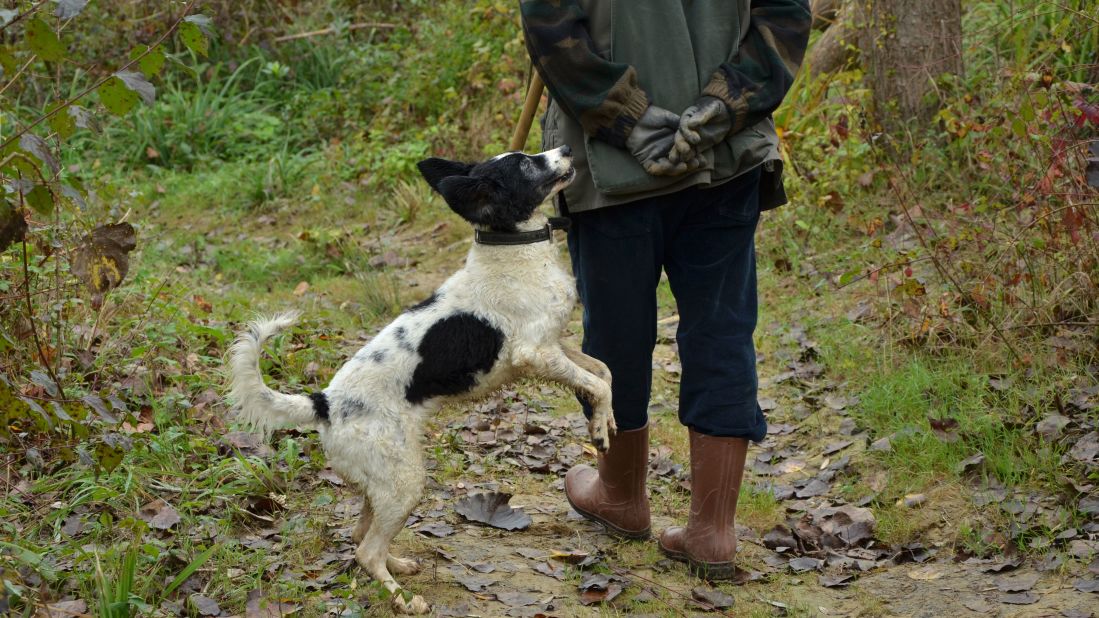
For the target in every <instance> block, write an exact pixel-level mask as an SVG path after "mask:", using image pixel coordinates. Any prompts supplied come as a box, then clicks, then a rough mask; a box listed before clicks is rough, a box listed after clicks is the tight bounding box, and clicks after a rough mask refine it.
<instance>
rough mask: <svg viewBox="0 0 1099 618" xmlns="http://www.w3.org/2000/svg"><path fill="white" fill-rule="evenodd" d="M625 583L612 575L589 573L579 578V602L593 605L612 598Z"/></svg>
mask: <svg viewBox="0 0 1099 618" xmlns="http://www.w3.org/2000/svg"><path fill="white" fill-rule="evenodd" d="M625 584H626V582H625V580H623V579H622V578H620V577H616V576H614V575H605V574H603V573H589V574H587V575H585V576H584V579H582V580H580V587H579V588H580V604H581V605H595V604H597V603H607V602H609V601H612V600H614V598H615V597H617V596H618V595H619V594H621V593H622V589H623V587H624V585H625Z"/></svg>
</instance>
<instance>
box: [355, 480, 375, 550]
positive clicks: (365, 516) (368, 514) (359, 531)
mask: <svg viewBox="0 0 1099 618" xmlns="http://www.w3.org/2000/svg"><path fill="white" fill-rule="evenodd" d="M373 521H374V510H373V509H371V508H370V497H369V496H367V495H366V494H365V493H364V494H363V509H362V512H361V513H360V514H359V523H357V524H355V530H354V531H352V532H351V540H352V541H354V542H355V544H356V545H357V544H359V543H361V542H362V540H363V537H365V536H366V531H367V530H369V529H370V524H371V522H373Z"/></svg>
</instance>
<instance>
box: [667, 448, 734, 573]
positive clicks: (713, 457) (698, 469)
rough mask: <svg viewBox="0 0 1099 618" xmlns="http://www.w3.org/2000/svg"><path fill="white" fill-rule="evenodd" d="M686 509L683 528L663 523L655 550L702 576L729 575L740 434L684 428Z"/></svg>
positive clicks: (731, 562)
mask: <svg viewBox="0 0 1099 618" xmlns="http://www.w3.org/2000/svg"><path fill="white" fill-rule="evenodd" d="M690 436H691V512H690V514H689V515H688V517H687V527H686V528H682V527H674V528H668V529H667V530H665V531H664V532H663V533H662V534H661V535H660V549H661V551H663V552H664V554H665V555H667V556H668V557H669V558H672V559H674V560H679V561H681V562H686V563H687V567H688V568H689V569H690V570H691V572H692V573H694V574H695V575H697V576H698V577H701V578H703V579H707V580H721V579H732V577H733V573H734V568H733V559H734V558H735V557H736V530H735V529H734V527H733V522H734V520H735V519H736V501H737V497H738V496H739V495H740V483H741V481H742V480H743V479H744V461H745V459H746V458H747V456H748V440H747V439H746V438H717V437H713V436H707V435H703V434H700V433H697V432H695V431H694V430H691V431H690Z"/></svg>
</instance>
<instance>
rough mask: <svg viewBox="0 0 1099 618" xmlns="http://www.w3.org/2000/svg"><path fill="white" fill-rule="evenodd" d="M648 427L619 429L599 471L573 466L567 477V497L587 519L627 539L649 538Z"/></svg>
mask: <svg viewBox="0 0 1099 618" xmlns="http://www.w3.org/2000/svg"><path fill="white" fill-rule="evenodd" d="M648 472H649V426H648V425H645V426H644V427H642V428H640V429H631V430H630V431H622V430H621V429H620V430H618V433H617V434H615V435H613V436H611V447H610V449H609V450H608V451H607V452H606V453H601V454H600V455H599V469H598V471H597V470H596V469H595V468H592V467H591V466H586V465H583V464H581V465H579V466H573V468H572V469H571V470H569V473H568V474H566V475H565V497H566V498H568V500H569V504H571V505H572V508H573V509H575V510H576V512H577V513H580V514H581V515H583V516H584V517H585V518H587V519H590V520H591V521H594V522H596V523H600V524H603V526H605V527H606V528H607V531H608V532H610V533H612V534H615V535H618V536H621V537H624V538H627V539H647V538H649V530H650V523H649V494H648V492H647V491H646V490H645V479H646V477H647V475H648Z"/></svg>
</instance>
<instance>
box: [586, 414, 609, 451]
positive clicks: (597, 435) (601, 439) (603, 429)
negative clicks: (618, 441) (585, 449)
mask: <svg viewBox="0 0 1099 618" xmlns="http://www.w3.org/2000/svg"><path fill="white" fill-rule="evenodd" d="M608 425H609V423H607V422H602V423H597V422H594V421H593V422H592V423H591V426H590V427H589V428H588V431H589V433H590V434H591V443H592V446H594V447H595V450H597V451H599V452H600V453H606V452H607V450H608V449H610V447H611V441H610V435H609V434H608Z"/></svg>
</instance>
